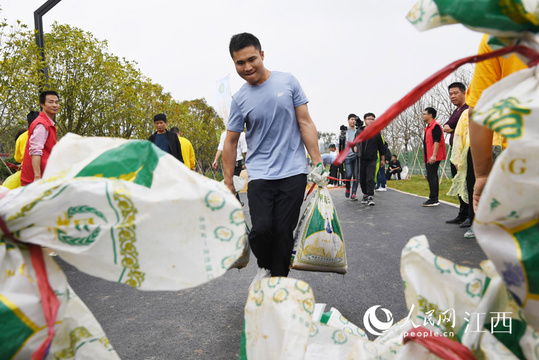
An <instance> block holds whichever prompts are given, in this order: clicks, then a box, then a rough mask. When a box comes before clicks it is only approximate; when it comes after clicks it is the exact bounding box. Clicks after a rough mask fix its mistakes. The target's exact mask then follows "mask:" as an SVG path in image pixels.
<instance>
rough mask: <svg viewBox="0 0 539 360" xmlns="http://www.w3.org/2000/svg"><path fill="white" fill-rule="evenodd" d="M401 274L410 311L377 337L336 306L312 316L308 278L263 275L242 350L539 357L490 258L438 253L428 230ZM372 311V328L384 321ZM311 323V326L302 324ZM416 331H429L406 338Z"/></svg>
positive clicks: (312, 355) (251, 354) (255, 353)
mask: <svg viewBox="0 0 539 360" xmlns="http://www.w3.org/2000/svg"><path fill="white" fill-rule="evenodd" d="M401 275H402V279H403V282H404V285H405V297H406V302H407V305H408V307H409V314H408V316H406V317H405V318H403V319H402V320H400V321H399V322H397V323H394V324H393V325H392V326H390V327H388V328H387V327H386V330H382V329H377V330H381V333H382V335H380V336H378V337H377V338H376V339H375V340H374V341H369V340H368V338H366V337H365V336H364V332H363V331H362V330H361V329H359V328H358V327H357V326H355V325H353V324H351V323H350V322H349V321H348V320H346V319H345V318H344V317H342V315H341V314H340V313H339V312H338V311H337V310H336V309H331V310H330V312H328V313H325V315H322V316H321V317H320V318H319V319H318V318H313V314H315V313H320V311H317V312H314V311H312V310H310V309H311V306H310V305H309V306H307V307H305V306H304V304H311V303H314V296H313V294H312V290H311V289H310V287H309V286H308V285H307V284H306V283H304V282H302V281H298V280H294V279H291V278H269V279H262V280H261V281H259V282H258V283H256V284H255V285H254V287H253V288H251V289H250V291H249V298H248V300H247V304H246V306H245V331H244V334H243V341H242V353H243V357H241V356H240V358H241V359H274V358H281V357H280V356H282V358H290V359H292V358H293V359H306V360H322V359H333V360H345V359H346V360H349V359H438V358H439V357H438V356H436V355H435V354H436V353H439V354H442V355H443V354H447V353H448V352H447V351H445V350H451V351H450V352H451V353H453V354H456V355H457V356H459V357H458V358H462V359H470V358H473V356H476V357H477V358H482V359H493V360H494V359H514V358H526V359H538V358H539V356H538V355H539V353H538V349H539V336H537V331H535V329H533V327H531V326H530V325H528V324H527V323H526V319H525V317H524V316H523V314H522V313H521V312H520V309H519V307H518V305H517V304H516V302H515V301H514V300H513V299H512V297H511V295H510V294H509V292H508V291H507V289H506V287H505V285H504V283H503V281H502V279H501V278H500V276H499V275H498V274H497V273H496V271H495V269H494V267H493V265H492V263H491V262H489V261H486V262H484V263H483V264H482V268H481V269H474V268H470V267H466V266H459V265H457V264H455V263H453V262H451V261H449V260H447V259H444V258H442V257H439V256H436V255H434V254H433V253H432V252H431V251H430V249H429V245H428V242H427V239H426V237H424V236H418V237H415V238H413V239H411V240H410V241H409V242H408V244H407V245H406V247H405V248H404V250H403V251H402V258H401ZM317 306H318V304H316V305H315V306H314V308H315V309H316V308H317ZM307 309H308V311H307ZM366 315H367V314H366ZM367 319H368V320H367V321H368V322H369V324H370V325H369V326H371V328H372V325H373V324H376V323H379V321H374V322H373V321H372V319H371V317H370V316H369V317H367ZM365 321H366V320H365V318H364V322H365ZM307 324H309V329H310V331H307V329H304V328H303V326H305V327H307ZM389 325H391V323H389ZM356 329H357V330H356ZM307 333H308V334H309V337H308V340H306V339H305V338H306V334H307ZM418 333H420V334H421V335H418ZM362 335H363V336H362ZM418 337H419V338H423V337H427V338H428V339H427V341H426V342H423V341H420V342H419V343H412V342H407V343H406V344H403V339H410V338H412V339H413V338H416V340H417V338H418ZM441 337H444V338H445V339H444V340H443V341H436V338H441ZM429 343H430V345H429ZM305 344H306V345H305ZM420 344H421V345H420ZM434 345H437V346H434ZM444 348H447V349H445V350H444ZM470 350H472V351H470ZM284 351H287V352H290V356H289V357H286V355H284V354H285V353H284Z"/></svg>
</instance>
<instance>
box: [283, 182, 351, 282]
mask: <svg viewBox="0 0 539 360" xmlns="http://www.w3.org/2000/svg"><path fill="white" fill-rule="evenodd" d="M295 241H296V244H295V250H294V252H293V254H292V260H291V262H292V268H293V269H296V270H309V271H330V272H336V273H339V274H346V271H347V269H348V265H347V263H346V250H345V247H344V239H343V235H342V230H341V225H340V223H339V217H338V216H337V211H336V210H335V207H334V206H333V200H332V199H331V195H330V194H329V191H328V189H327V187H326V186H322V187H320V186H319V187H317V189H316V191H315V192H314V195H313V196H312V197H311V199H310V200H309V202H308V204H307V207H306V209H305V211H304V212H303V214H302V216H301V218H300V221H299V223H298V227H297V229H296V236H295Z"/></svg>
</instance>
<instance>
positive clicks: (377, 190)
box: [376, 187, 387, 191]
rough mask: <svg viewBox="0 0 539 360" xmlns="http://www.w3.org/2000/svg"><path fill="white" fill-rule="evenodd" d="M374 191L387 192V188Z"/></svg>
mask: <svg viewBox="0 0 539 360" xmlns="http://www.w3.org/2000/svg"><path fill="white" fill-rule="evenodd" d="M376 191H387V188H385V187H381V188H379V189H378V190H376Z"/></svg>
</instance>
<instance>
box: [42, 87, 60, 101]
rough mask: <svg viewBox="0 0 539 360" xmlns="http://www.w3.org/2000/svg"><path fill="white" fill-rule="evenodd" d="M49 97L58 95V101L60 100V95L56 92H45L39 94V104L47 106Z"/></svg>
mask: <svg viewBox="0 0 539 360" xmlns="http://www.w3.org/2000/svg"><path fill="white" fill-rule="evenodd" d="M47 95H56V97H57V98H58V100H60V95H58V93H57V92H56V91H52V90H45V91H42V92H41V94H39V103H40V104H45V101H46V100H47Z"/></svg>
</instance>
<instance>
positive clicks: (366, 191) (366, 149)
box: [358, 113, 385, 206]
mask: <svg viewBox="0 0 539 360" xmlns="http://www.w3.org/2000/svg"><path fill="white" fill-rule="evenodd" d="M363 119H364V120H365V126H369V125H370V124H372V123H373V122H374V119H376V116H375V115H374V114H373V113H367V114H365V115H364V116H363ZM358 146H360V147H361V151H360V154H361V155H360V156H361V164H360V165H359V182H360V184H361V191H363V199H362V200H361V203H362V204H367V205H370V206H373V205H374V199H373V197H374V187H375V185H376V182H375V180H374V178H375V176H376V165H377V163H378V155H379V156H380V164H381V165H380V166H385V165H384V164H385V147H384V140H383V139H382V135H381V134H379V133H378V134H377V135H375V136H374V137H372V138H370V139H369V140H366V141H364V142H362V143H360V144H359V145H358Z"/></svg>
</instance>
